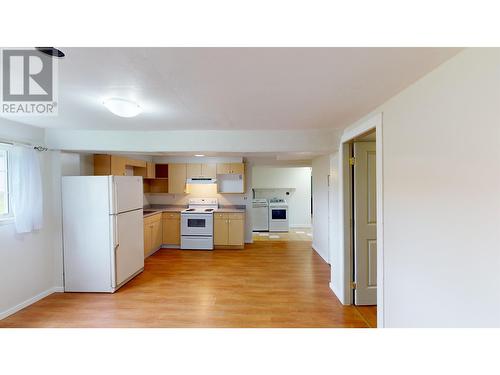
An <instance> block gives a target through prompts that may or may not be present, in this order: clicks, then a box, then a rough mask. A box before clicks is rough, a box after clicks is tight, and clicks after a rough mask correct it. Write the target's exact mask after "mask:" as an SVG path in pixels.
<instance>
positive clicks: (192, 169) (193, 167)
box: [186, 164, 202, 178]
mask: <svg viewBox="0 0 500 375" xmlns="http://www.w3.org/2000/svg"><path fill="white" fill-rule="evenodd" d="M186 176H187V178H193V177H201V176H202V175H201V164H187V166H186Z"/></svg>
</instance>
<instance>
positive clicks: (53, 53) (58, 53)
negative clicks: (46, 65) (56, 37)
mask: <svg viewBox="0 0 500 375" xmlns="http://www.w3.org/2000/svg"><path fill="white" fill-rule="evenodd" d="M35 48H36V49H37V50H38V51H40V52H42V53H45V54H46V55H49V56H52V57H59V58H62V57H64V56H65V54H64V52H63V51H61V50H59V49H57V48H54V47H35Z"/></svg>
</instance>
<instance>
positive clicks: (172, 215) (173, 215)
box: [162, 212, 181, 219]
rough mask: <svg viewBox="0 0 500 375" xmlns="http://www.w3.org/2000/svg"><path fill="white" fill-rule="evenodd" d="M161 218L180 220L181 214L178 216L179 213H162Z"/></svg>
mask: <svg viewBox="0 0 500 375" xmlns="http://www.w3.org/2000/svg"><path fill="white" fill-rule="evenodd" d="M162 218H163V219H180V218H181V214H180V212H164V213H163V216H162Z"/></svg>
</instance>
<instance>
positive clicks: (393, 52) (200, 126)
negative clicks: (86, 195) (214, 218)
mask: <svg viewBox="0 0 500 375" xmlns="http://www.w3.org/2000/svg"><path fill="white" fill-rule="evenodd" d="M61 49H62V50H63V51H64V52H65V53H66V58H64V59H61V60H59V115H58V116H57V117H23V118H17V119H16V118H12V117H10V118H11V119H13V120H16V121H20V122H24V123H27V124H30V125H35V126H40V127H48V128H66V129H100V130H240V129H275V130H290V129H325V128H343V127H345V126H347V125H349V124H350V123H351V122H353V121H355V120H357V119H359V118H360V117H362V116H364V115H365V114H367V113H368V112H369V111H371V110H373V109H374V108H376V107H377V106H378V105H380V104H382V103H383V102H384V101H386V100H387V99H388V98H390V97H391V96H393V95H395V94H396V93H398V92H399V91H401V90H402V89H404V88H405V87H407V86H408V85H410V84H411V83H412V82H414V81H416V80H417V79H418V78H420V77H422V76H423V75H425V74H426V73H428V72H429V71H431V70H432V69H434V68H435V67H436V66H438V65H439V64H441V63H442V62H444V61H445V60H447V59H449V58H450V57H452V56H453V55H455V54H456V53H457V52H458V51H459V49H456V48H454V49H446V48H61ZM109 97H123V98H129V99H132V100H135V101H137V102H138V103H139V104H140V105H141V106H142V107H143V108H144V112H143V113H142V114H140V115H139V116H138V117H136V118H131V119H130V118H120V117H117V116H115V115H113V114H111V113H110V112H109V111H108V110H107V109H106V108H105V107H104V106H103V105H102V101H103V100H104V99H106V98H109Z"/></svg>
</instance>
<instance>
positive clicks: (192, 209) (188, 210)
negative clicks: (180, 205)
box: [186, 208, 195, 212]
mask: <svg viewBox="0 0 500 375" xmlns="http://www.w3.org/2000/svg"><path fill="white" fill-rule="evenodd" d="M194 210H195V209H194V208H188V209H187V210H186V212H191V211H194Z"/></svg>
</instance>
